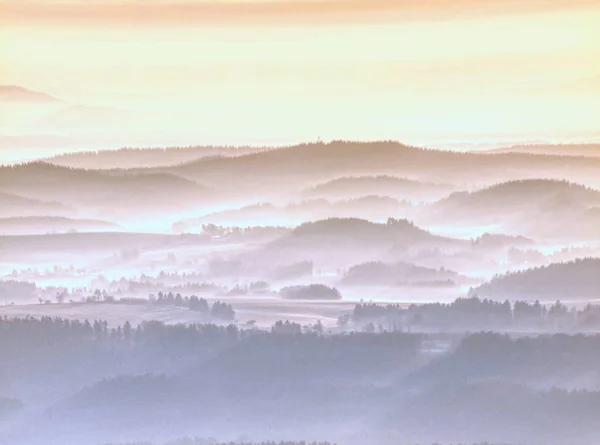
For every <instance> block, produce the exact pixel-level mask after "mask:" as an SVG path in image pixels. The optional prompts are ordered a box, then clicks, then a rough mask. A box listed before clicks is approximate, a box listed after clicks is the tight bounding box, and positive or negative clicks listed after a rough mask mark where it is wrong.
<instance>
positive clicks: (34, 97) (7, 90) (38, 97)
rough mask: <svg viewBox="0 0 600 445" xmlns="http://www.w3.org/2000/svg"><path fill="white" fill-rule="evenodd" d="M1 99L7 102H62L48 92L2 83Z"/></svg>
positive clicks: (0, 89) (0, 88)
mask: <svg viewBox="0 0 600 445" xmlns="http://www.w3.org/2000/svg"><path fill="white" fill-rule="evenodd" d="M0 101H7V102H62V100H60V99H57V98H56V97H53V96H50V95H49V94H46V93H41V92H38V91H33V90H29V89H27V88H23V87H20V86H17V85H0Z"/></svg>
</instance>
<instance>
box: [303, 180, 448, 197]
mask: <svg viewBox="0 0 600 445" xmlns="http://www.w3.org/2000/svg"><path fill="white" fill-rule="evenodd" d="M451 191H453V187H451V186H448V185H440V184H433V183H427V182H420V181H414V180H411V179H407V178H398V177H394V176H387V175H378V176H359V177H352V176H346V177H342V178H337V179H334V180H332V181H328V182H325V183H321V184H317V185H315V186H313V187H311V188H308V189H305V190H303V191H302V192H301V193H302V195H303V196H306V197H309V198H323V199H329V200H332V199H351V198H357V197H360V196H365V195H378V196H390V197H393V198H396V199H406V200H411V201H413V200H431V199H436V198H437V199H439V198H441V197H442V196H444V195H447V194H448V193H450V192H451Z"/></svg>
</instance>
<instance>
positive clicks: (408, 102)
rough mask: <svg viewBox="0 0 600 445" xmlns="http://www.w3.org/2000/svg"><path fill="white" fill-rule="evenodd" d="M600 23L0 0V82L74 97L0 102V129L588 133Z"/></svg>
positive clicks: (525, 10)
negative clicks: (46, 102)
mask: <svg viewBox="0 0 600 445" xmlns="http://www.w3.org/2000/svg"><path fill="white" fill-rule="evenodd" d="M598 23H600V0H595V1H591V0H588V1H585V0H581V1H577V0H575V1H567V0H522V1H518V2H517V1H510V0H508V1H507V0H503V1H500V0H479V1H475V0H429V1H418V2H417V1H389V0H327V1H321V0H284V1H278V0H271V1H264V0H262V1H261V0H243V1H237V2H233V1H229V0H224V1H218V0H211V1H204V0H175V1H166V0H143V1H142V0H120V1H119V0H105V1H100V0H0V62H1V63H0V66H1V68H0V85H18V86H21V87H24V88H28V89H31V90H35V91H41V92H44V93H48V94H51V95H53V96H55V97H59V98H61V99H63V100H64V101H66V104H62V105H61V106H64V107H66V106H71V108H70V109H69V110H68V111H66V112H63V114H61V115H59V116H56V115H50V114H56V113H57V112H60V111H61V110H60V109H56V110H55V109H51V110H45V111H40V110H39V109H38V110H35V112H34V110H33V108H32V107H31V106H29V104H28V105H26V106H25V105H24V104H15V103H11V104H0V106H2V108H3V109H4V110H3V111H2V113H1V114H0V118H1V121H0V135H2V134H4V135H9V136H11V137H21V136H25V135H54V136H57V135H60V136H66V137H71V138H82V137H84V136H85V137H88V138H89V137H91V136H93V137H95V138H96V139H97V140H98V141H103V142H102V143H103V144H105V145H106V146H111V144H113V145H114V144H120V145H140V144H142V145H148V144H150V145H154V144H167V145H169V143H172V144H179V143H181V144H187V143H198V144H202V143H232V144H243V143H251V144H254V143H271V142H273V143H286V142H296V141H308V140H315V139H317V138H322V139H358V140H373V139H399V140H403V141H406V142H411V143H422V144H429V145H431V144H442V143H447V142H449V141H459V142H462V141H464V142H478V141H496V142H503V141H513V140H514V141H522V140H547V141H569V140H589V139H594V138H595V139H598V138H600V123H599V122H600V120H599V119H597V116H599V115H600V26H598ZM17 105H18V106H17ZM73 105H84V106H85V107H72V106H73ZM94 107H107V108H103V109H102V110H101V111H99V110H98V109H96V108H94ZM46 112H47V114H49V116H45V115H44V113H46ZM65 113H66V114H67V116H66V115H65ZM111 113H112V114H113V115H111ZM73 115H75V116H73ZM107 119H108V120H109V121H110V122H108V123H107ZM90 135H91V136H90ZM115 148H116V147H115Z"/></svg>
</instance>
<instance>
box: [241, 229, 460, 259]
mask: <svg viewBox="0 0 600 445" xmlns="http://www.w3.org/2000/svg"><path fill="white" fill-rule="evenodd" d="M466 246H468V242H467V241H461V240H456V239H452V238H445V237H441V236H437V235H433V234H431V233H430V232H428V231H426V230H423V229H421V228H419V227H417V226H416V225H414V224H413V223H411V222H410V221H408V220H404V219H393V218H390V219H389V220H388V221H387V222H385V223H375V222H370V221H367V220H364V219H359V218H328V219H324V220H320V221H315V222H307V223H304V224H301V225H300V226H298V227H296V228H295V229H294V230H292V231H291V232H290V233H288V234H287V235H284V236H282V237H281V238H279V239H277V240H275V241H272V242H270V243H269V244H267V245H266V246H264V247H262V248H260V249H258V250H256V251H253V252H250V253H246V254H244V255H242V257H241V258H242V260H246V261H252V264H253V265H259V264H262V266H263V267H265V268H272V267H276V266H277V265H279V264H280V263H281V258H285V259H286V261H288V262H294V261H295V262H298V261H312V262H313V263H314V264H315V267H321V266H322V267H327V268H340V267H341V268H348V267H350V266H352V265H354V264H357V263H361V262H369V261H380V260H385V259H389V258H396V257H400V258H403V257H404V256H405V255H407V254H408V253H409V252H410V251H412V250H420V249H426V248H440V249H450V250H456V249H461V248H464V247H466Z"/></svg>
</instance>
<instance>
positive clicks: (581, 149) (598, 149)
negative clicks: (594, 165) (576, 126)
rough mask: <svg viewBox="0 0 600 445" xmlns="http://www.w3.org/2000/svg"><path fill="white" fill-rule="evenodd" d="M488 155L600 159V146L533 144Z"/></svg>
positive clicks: (506, 148)
mask: <svg viewBox="0 0 600 445" xmlns="http://www.w3.org/2000/svg"><path fill="white" fill-rule="evenodd" d="M487 153H492V154H493V153H496V154H499V153H529V154H536V155H558V156H588V157H600V144H532V145H512V146H510V147H504V148H496V149H493V150H488V151H487Z"/></svg>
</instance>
